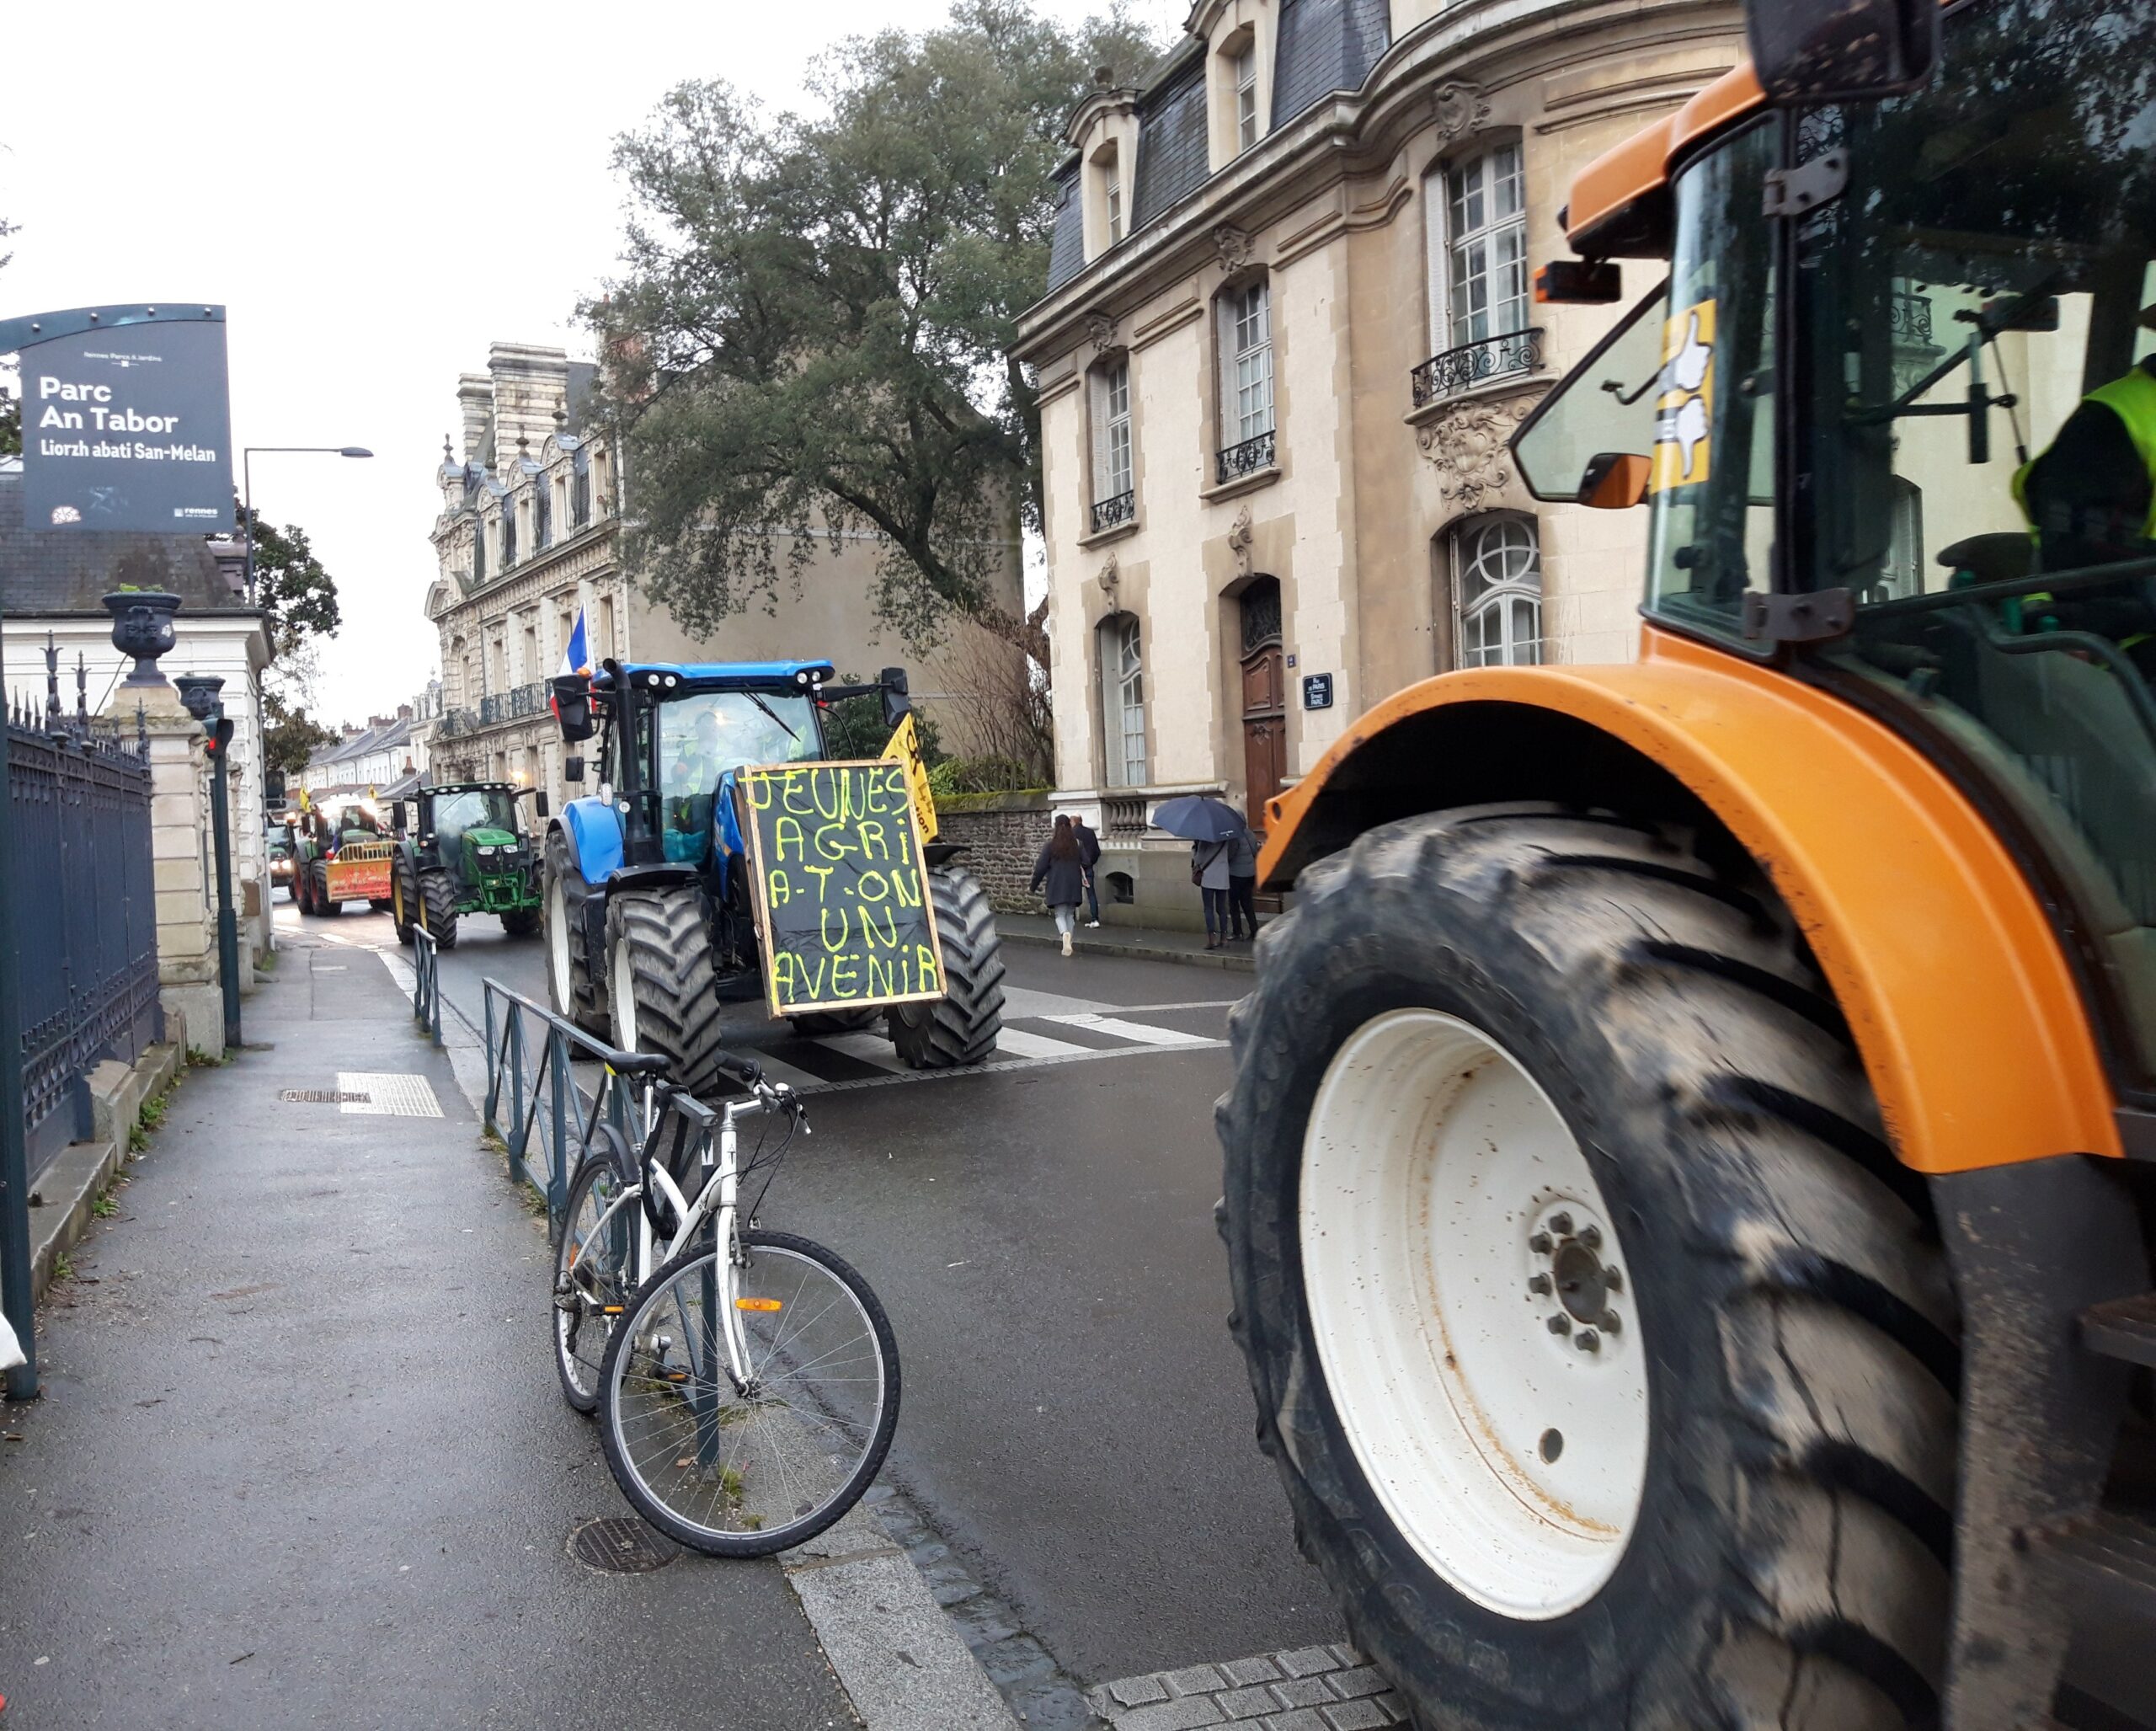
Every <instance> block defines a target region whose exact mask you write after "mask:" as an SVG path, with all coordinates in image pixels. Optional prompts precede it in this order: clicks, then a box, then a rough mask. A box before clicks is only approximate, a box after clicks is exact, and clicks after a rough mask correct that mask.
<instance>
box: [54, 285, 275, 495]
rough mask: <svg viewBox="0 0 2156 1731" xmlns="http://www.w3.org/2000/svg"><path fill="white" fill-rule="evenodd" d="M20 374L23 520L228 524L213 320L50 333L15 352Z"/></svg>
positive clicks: (224, 415)
mask: <svg viewBox="0 0 2156 1731" xmlns="http://www.w3.org/2000/svg"><path fill="white" fill-rule="evenodd" d="M22 373H23V383H22V392H23V400H22V412H23V522H24V526H25V527H26V528H31V529H83V530H94V529H132V530H147V531H152V532H159V533H164V534H170V533H173V532H180V533H183V534H187V533H192V534H208V533H211V532H213V531H216V530H229V529H230V528H231V527H232V409H231V405H230V402H229V398H228V394H227V388H226V382H225V327H224V324H223V323H222V322H221V321H211V320H208V319H204V320H200V321H189V322H182V323H143V324H131V325H122V326H119V327H116V328H115V329H110V330H90V331H82V332H77V333H75V334H70V335H67V336H61V337H55V338H53V339H51V340H50V341H47V342H42V343H36V344H33V345H30V346H29V347H27V348H25V349H24V350H23V351H22Z"/></svg>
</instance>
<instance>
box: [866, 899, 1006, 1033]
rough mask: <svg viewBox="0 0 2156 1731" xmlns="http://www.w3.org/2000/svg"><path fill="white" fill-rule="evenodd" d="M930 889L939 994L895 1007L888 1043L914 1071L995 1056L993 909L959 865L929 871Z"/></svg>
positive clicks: (997, 960)
mask: <svg viewBox="0 0 2156 1731" xmlns="http://www.w3.org/2000/svg"><path fill="white" fill-rule="evenodd" d="M928 887H929V894H930V895H931V897H933V899H934V902H935V907H936V929H937V937H938V938H940V939H941V940H942V949H943V986H944V994H943V996H942V997H940V998H936V999H931V1000H930V1001H928V1002H923V1003H915V1004H896V1005H894V1006H893V1007H892V1008H891V1010H890V1012H889V1017H888V1025H889V1030H890V1035H891V1043H892V1044H894V1046H896V1047H897V1048H898V1053H899V1056H900V1057H901V1058H903V1059H905V1061H906V1063H907V1065H908V1066H909V1067H910V1068H912V1069H915V1070H947V1069H953V1068H955V1067H957V1066H960V1065H963V1064H979V1063H980V1062H982V1061H984V1060H985V1059H986V1058H987V1057H988V1056H989V1055H990V1054H991V1053H992V1052H994V1051H995V1042H996V1038H997V1036H998V1035H999V1034H1001V1032H1002V1031H1003V974H1004V968H1003V950H1002V942H1001V938H999V937H998V936H997V933H996V930H995V909H994V908H993V907H991V906H990V905H989V900H988V895H987V892H986V891H985V890H983V889H982V888H981V887H980V884H979V880H978V879H975V878H974V875H973V874H971V873H970V872H967V871H965V870H963V869H962V868H959V867H958V866H954V865H942V866H935V867H931V868H930V871H929V874H928Z"/></svg>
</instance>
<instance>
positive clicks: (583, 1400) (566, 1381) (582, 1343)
mask: <svg viewBox="0 0 2156 1731" xmlns="http://www.w3.org/2000/svg"><path fill="white" fill-rule="evenodd" d="M627 1164H628V1162H627V1155H626V1153H625V1152H624V1151H623V1150H622V1146H621V1139H620V1137H619V1136H618V1135H615V1133H614V1131H613V1129H612V1127H611V1125H600V1135H598V1136H596V1137H595V1138H594V1140H593V1141H592V1143H591V1146H590V1150H589V1151H587V1152H586V1154H585V1155H584V1161H583V1163H582V1164H581V1165H579V1167H577V1170H576V1176H575V1178H573V1179H572V1180H571V1181H570V1183H569V1199H568V1208H567V1209H566V1210H564V1211H563V1216H562V1236H561V1241H560V1242H559V1243H558V1244H557V1245H556V1246H555V1247H554V1369H555V1370H556V1371H557V1372H558V1374H559V1375H560V1376H561V1379H562V1397H563V1399H564V1400H566V1401H567V1402H568V1403H569V1404H570V1405H571V1406H572V1407H574V1408H576V1410H577V1411H578V1412H579V1413H590V1412H594V1411H595V1410H597V1408H598V1406H599V1378H600V1370H601V1369H602V1368H603V1367H604V1365H605V1364H606V1342H607V1339H608V1338H609V1337H610V1336H611V1334H612V1333H613V1332H614V1326H615V1324H616V1323H617V1322H620V1321H621V1319H622V1316H623V1315H624V1314H625V1313H626V1312H627V1309H628V1306H629V1297H630V1294H631V1292H632V1290H633V1289H634V1287H635V1285H636V1271H635V1268H634V1262H635V1258H636V1246H637V1224H638V1211H637V1210H636V1208H635V1207H634V1206H633V1205H632V1206H630V1207H627V1208H623V1209H620V1210H616V1211H615V1213H614V1214H613V1215H612V1216H611V1218H607V1210H608V1209H610V1208H611V1207H613V1205H614V1203H615V1201H616V1199H617V1198H618V1197H619V1196H620V1195H621V1194H622V1191H623V1190H624V1189H627V1185H628V1182H629V1179H628V1174H627ZM602 1220H604V1221H605V1224H604V1225H601V1224H600V1222H601V1221H602Z"/></svg>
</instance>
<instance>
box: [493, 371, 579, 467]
mask: <svg viewBox="0 0 2156 1731" xmlns="http://www.w3.org/2000/svg"><path fill="white" fill-rule="evenodd" d="M487 370H488V371H489V372H490V373H492V374H493V375H494V453H495V457H496V462H495V467H496V470H497V472H498V473H504V474H507V473H509V472H510V469H511V467H512V465H513V464H514V463H515V460H516V457H517V456H518V455H519V454H520V453H521V454H522V455H523V456H526V457H530V458H531V459H532V460H533V461H534V462H536V461H538V460H539V459H540V458H541V457H542V456H543V455H544V446H545V445H546V442H547V436H548V435H550V434H552V432H553V430H554V429H555V425H556V422H555V419H554V417H555V415H556V414H557V412H558V411H565V410H566V409H568V397H569V356H568V350H566V349H550V348H547V347H545V346H543V345H540V344H537V343H496V344H494V345H493V346H492V347H490V348H489V349H488V350H487Z"/></svg>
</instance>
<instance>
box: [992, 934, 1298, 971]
mask: <svg viewBox="0 0 2156 1731" xmlns="http://www.w3.org/2000/svg"><path fill="white" fill-rule="evenodd" d="M996 936H997V937H998V938H1000V939H1001V941H1002V942H1003V943H1022V944H1026V945H1028V946H1030V947H1031V948H1034V949H1060V948H1062V947H1063V940H1062V939H1061V938H1049V937H1047V936H1044V935H1043V934H1041V933H1038V932H1011V931H1006V930H1005V929H1003V928H1002V927H997V928H996ZM1076 945H1077V949H1078V953H1079V954H1081V955H1095V956H1125V957H1128V958H1129V959H1131V960H1133V961H1139V962H1175V963H1178V964H1181V965H1182V966H1183V967H1186V968H1217V969H1219V970H1221V971H1222V972H1224V973H1229V974H1254V973H1256V972H1257V961H1256V959H1254V958H1252V957H1251V956H1249V955H1239V954H1236V953H1235V951H1233V950H1225V949H1215V950H1203V949H1196V950H1186V949H1155V948H1151V947H1150V945H1147V944H1143V943H1118V942H1116V941H1115V940H1114V939H1113V938H1087V937H1085V936H1083V935H1081V936H1080V937H1079V938H1077V940H1076Z"/></svg>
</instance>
